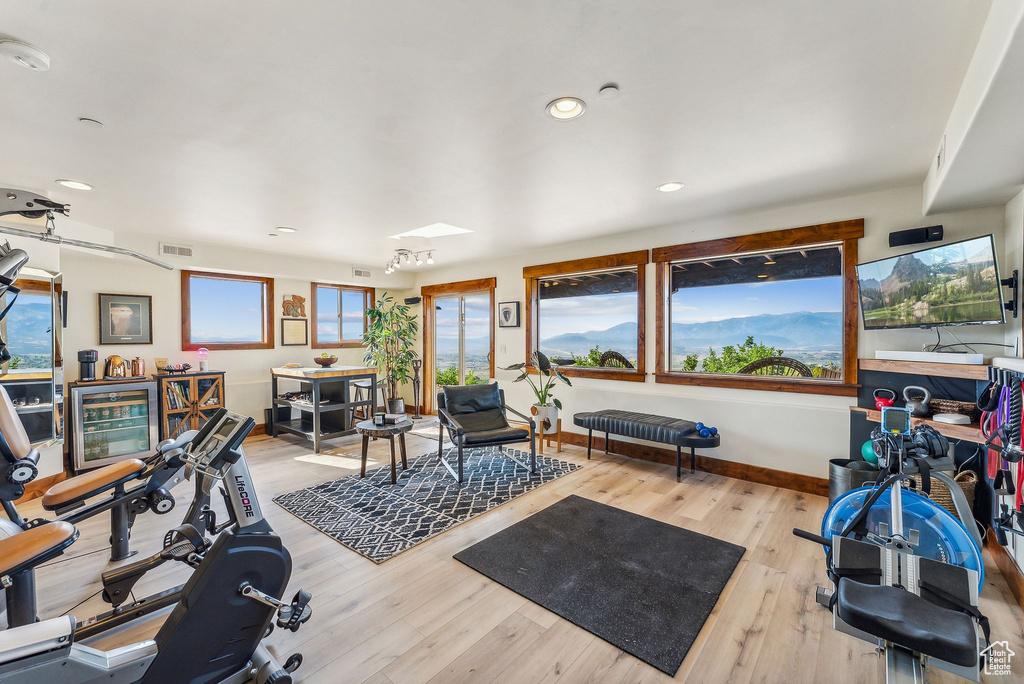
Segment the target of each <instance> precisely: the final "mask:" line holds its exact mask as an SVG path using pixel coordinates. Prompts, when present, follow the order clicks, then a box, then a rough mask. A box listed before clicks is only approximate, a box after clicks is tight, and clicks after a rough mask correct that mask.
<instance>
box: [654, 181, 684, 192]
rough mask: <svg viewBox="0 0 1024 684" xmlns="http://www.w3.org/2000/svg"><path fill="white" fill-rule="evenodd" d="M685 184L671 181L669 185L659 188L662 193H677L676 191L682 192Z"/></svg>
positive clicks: (665, 184)
mask: <svg viewBox="0 0 1024 684" xmlns="http://www.w3.org/2000/svg"><path fill="white" fill-rule="evenodd" d="M682 189H683V184H682V183H680V182H678V181H669V182H668V183H662V184H661V185H659V186H658V190H659V191H660V192H675V191H676V190H682Z"/></svg>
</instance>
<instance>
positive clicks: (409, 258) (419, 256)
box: [384, 249, 434, 275]
mask: <svg viewBox="0 0 1024 684" xmlns="http://www.w3.org/2000/svg"><path fill="white" fill-rule="evenodd" d="M424 255H426V259H425V261H426V262H427V263H428V264H433V263H434V250H432V249H431V250H421V251H419V252H413V251H412V250H409V249H396V250H395V256H393V257H391V259H390V260H389V261H388V262H387V264H385V265H384V273H385V274H387V275H390V274H392V273H394V272H395V269H396V268H402V260H403V259H404V260H405V263H406V264H408V265H412V263H413V261H414V260H415V262H416V265H417V266H422V265H423V262H424V258H423V257H424Z"/></svg>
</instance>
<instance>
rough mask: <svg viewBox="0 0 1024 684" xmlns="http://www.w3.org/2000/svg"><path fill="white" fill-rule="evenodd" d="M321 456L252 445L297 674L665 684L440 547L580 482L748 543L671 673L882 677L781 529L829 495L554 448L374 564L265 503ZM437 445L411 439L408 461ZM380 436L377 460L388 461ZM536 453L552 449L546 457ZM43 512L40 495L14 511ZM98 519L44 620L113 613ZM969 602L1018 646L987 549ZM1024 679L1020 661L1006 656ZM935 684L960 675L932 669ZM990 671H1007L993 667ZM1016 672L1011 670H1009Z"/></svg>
mask: <svg viewBox="0 0 1024 684" xmlns="http://www.w3.org/2000/svg"><path fill="white" fill-rule="evenodd" d="M331 445H332V447H333V448H331V449H330V453H324V454H320V455H315V454H313V453H311V451H310V450H309V449H308V448H307V447H305V446H304V445H302V444H300V443H299V442H298V441H296V440H292V439H290V438H279V439H270V438H266V437H259V438H254V439H251V440H249V441H248V442H246V456H247V459H248V461H249V464H250V468H251V470H252V474H253V478H254V480H255V482H256V486H257V491H258V493H259V496H260V500H261V503H262V505H263V509H264V513H265V515H266V516H267V518H268V519H269V520H270V522H271V524H272V525H273V526H274V529H275V530H276V531H277V532H278V534H280V535H281V537H282V538H283V540H284V543H285V545H286V546H287V548H288V550H289V551H290V552H291V555H292V559H293V565H294V567H293V573H292V578H291V584H290V586H289V590H288V596H287V597H288V598H289V599H290V598H291V596H292V594H293V593H294V592H295V591H296V590H297V589H298V588H305V589H307V590H309V591H310V592H312V594H313V602H312V603H313V617H312V619H311V620H310V621H309V622H308V623H307V624H306V625H304V626H303V627H302V628H301V629H300V630H299V632H298V633H294V634H293V633H290V632H289V633H283V632H282V631H281V630H276V631H275V633H274V634H273V635H272V636H271V638H270V639H269V642H270V645H271V648H272V650H273V651H274V652H275V653H276V654H278V656H279V657H281V660H282V661H283V660H284V657H285V656H287V655H288V654H290V653H292V652H295V651H300V652H301V653H302V654H303V656H304V663H303V665H302V667H301V668H300V669H299V671H298V673H297V679H298V680H299V681H303V682H310V683H314V682H367V683H371V684H412V683H420V682H431V683H445V684H448V683H452V682H531V683H532V682H558V683H559V684H569V683H572V682H659V681H669V680H670V679H671V678H669V677H667V676H665V675H664V674H662V673H661V672H659V671H658V670H655V669H654V668H652V667H650V666H649V665H647V664H645V663H643V662H641V661H639V660H637V659H636V658H634V657H632V656H630V655H628V654H626V653H624V652H622V651H620V650H619V649H617V648H615V647H614V646H611V645H610V644H608V643H607V642H605V641H602V640H601V639H599V638H597V637H595V636H594V635H592V634H590V633H589V632H586V631H584V630H582V629H580V628H578V627H576V626H574V625H573V624H571V623H569V622H568V621H566V620H564V619H562V618H560V617H558V616H556V615H554V614H553V613H550V612H548V611H547V610H545V609H544V608H541V607H540V606H538V605H536V604H534V603H531V602H530V601H528V600H526V599H524V598H522V597H521V596H519V595H518V594H515V593H514V592H512V591H510V590H508V589H506V588H505V587H502V586H501V585H499V584H497V583H495V582H493V581H491V580H489V579H487V578H486V577H484V576H482V575H480V574H478V573H476V572H475V571H473V570H470V569H469V568H467V567H466V566H464V565H462V564H461V563H459V562H458V561H456V560H454V559H453V558H452V554H454V553H456V552H457V551H459V550H460V549H463V548H465V547H467V546H469V545H471V544H473V543H475V542H477V541H480V540H481V539H484V538H486V537H488V536H489V535H491V534H493V533H494V532H497V531H498V530H500V529H503V528H505V527H507V526H509V525H511V524H513V523H515V522H517V521H519V520H522V519H524V518H526V517H527V516H529V515H531V514H533V513H535V512H537V511H539V510H541V509H543V508H545V507H547V506H549V505H551V504H552V503H554V502H556V501H558V500H559V499H561V498H563V497H565V496H567V495H569V494H577V495H580V496H584V497H587V498H590V499H594V500H596V501H601V502H603V503H606V504H610V505H613V506H617V507H619V508H622V509H625V510H628V511H632V512H634V513H639V514H642V515H646V516H649V517H652V518H655V519H657V520H661V521H664V522H667V523H671V524H673V525H679V526H681V527H686V528H689V529H692V530H694V531H697V532H701V533H703V534H708V535H711V536H714V537H717V538H719V539H725V540H727V541H730V542H734V543H736V544H742V545H743V546H745V547H746V548H747V552H746V554H745V555H744V557H743V560H742V561H741V562H740V564H739V566H738V567H737V568H736V572H735V573H734V575H733V577H732V579H731V581H730V582H729V585H728V586H727V587H726V589H725V591H724V592H723V594H722V597H721V600H720V601H719V602H718V605H717V606H716V607H715V610H714V612H713V613H712V615H711V617H710V618H709V619H708V621H707V623H706V624H705V625H704V629H703V630H702V631H701V633H700V636H699V637H698V639H697V641H696V642H695V643H694V645H693V648H692V649H691V650H690V652H689V654H688V655H687V657H686V659H685V660H684V661H683V664H682V667H681V668H680V669H679V672H678V673H677V674H676V676H675V678H674V679H675V680H678V681H689V682H726V681H729V682H786V683H787V684H799V683H801V682H825V681H828V682H836V683H843V682H880V681H883V678H882V674H881V670H880V667H879V661H878V658H877V657H876V655H875V654H874V652H873V650H872V649H871V648H870V647H869V646H868V645H867V644H866V643H863V642H861V641H858V640H856V639H853V638H851V637H847V636H844V635H842V634H839V633H837V632H835V631H834V630H833V629H832V628H831V622H830V621H831V617H830V615H829V614H828V612H827V611H825V610H824V609H822V608H820V607H818V606H817V605H816V604H815V602H814V588H815V587H816V586H817V585H818V584H825V583H826V578H825V574H824V571H823V566H824V558H823V554H822V552H821V549H820V548H819V547H817V546H815V545H813V544H811V543H809V542H803V541H800V540H797V539H796V538H794V537H793V536H792V534H791V533H790V531H791V530H792V528H793V527H802V528H804V529H809V530H815V529H817V528H818V526H819V524H820V520H821V517H822V514H823V513H824V511H825V508H826V504H827V501H826V499H824V498H822V497H817V496H810V495H804V494H799V493H796V492H792V491H789V490H785V489H776V488H774V487H769V486H766V485H760V484H753V483H748V482H743V481H739V480H731V479H728V478H725V477H720V476H717V475H711V474H709V473H701V472H698V473H697V474H695V475H690V474H688V473H684V476H683V481H682V482H681V483H676V481H675V476H674V475H675V473H674V468H671V467H669V466H664V465H657V464H652V463H647V462H643V461H636V460H631V459H627V458H622V457H615V456H604V455H603V454H602V455H596V454H595V458H594V460H592V461H587V460H586V451H585V450H583V449H579V448H575V447H571V446H569V447H566V448H565V451H564V452H563V453H562V454H559V455H558V457H559V458H564V459H569V460H573V461H576V462H579V463H581V464H583V465H584V467H583V468H581V469H579V470H578V471H576V472H574V473H571V474H570V475H567V476H565V477H563V478H561V479H559V480H557V481H555V482H553V483H551V484H548V485H546V486H544V487H541V488H540V489H537V490H535V491H533V492H531V493H529V494H526V495H525V496H522V497H520V498H518V499H516V500H514V501H512V502H511V503H509V504H506V505H504V506H501V507H499V508H497V509H495V510H493V511H491V512H489V513H486V514H485V515H482V516H480V517H478V518H475V519H473V520H471V521H469V522H467V523H465V524H463V525H461V526H459V527H456V528H454V529H452V530H450V531H448V532H447V533H445V534H442V535H440V536H438V537H436V538H434V539H432V540H430V541H428V542H426V543H424V544H421V545H419V546H417V547H414V548H413V549H411V550H409V551H407V552H405V553H403V554H400V555H398V556H396V557H395V558H393V559H391V560H389V561H387V562H385V563H383V564H381V565H376V564H374V563H373V562H371V561H369V560H367V559H365V558H363V557H362V556H360V555H358V554H356V553H355V552H353V551H350V550H348V549H347V548H345V547H343V546H341V545H340V544H338V543H337V542H335V541H334V540H333V539H330V538H329V537H327V536H325V535H323V534H321V533H319V532H318V531H317V530H315V529H314V528H312V527H310V526H308V525H306V524H305V523H303V522H302V521H300V520H299V519H297V518H295V517H294V516H292V515H291V514H289V513H287V512H286V511H284V510H283V509H281V508H279V507H278V506H277V505H276V504H274V503H273V502H272V501H271V499H272V497H273V496H275V495H277V494H279V493H282V492H287V491H291V490H294V489H299V488H302V487H305V486H309V485H313V484H318V483H320V482H324V481H327V480H331V479H335V478H338V477H343V476H345V475H349V474H352V473H354V472H358V468H359V461H358V458H359V441H358V439H357V438H347V439H342V440H335V441H333V442H332V443H331ZM431 449H436V442H435V441H432V440H430V439H426V438H424V437H420V436H416V435H415V434H411V435H409V450H410V456H412V455H418V454H422V453H427V452H429V451H430V450H431ZM386 452H387V444H386V442H374V443H372V447H371V458H373V459H375V460H376V461H377V464H378V465H384V464H385V463H386V461H385V457H386ZM548 455H552V454H551V453H550V451H549V453H548ZM175 494H176V496H177V500H178V506H176V507H175V509H174V511H172V512H171V513H170V514H168V515H165V516H156V515H153V514H146V515H144V516H140V518H139V519H138V521H137V523H136V526H135V528H134V531H133V535H132V545H133V548H134V549H137V550H138V551H139V553H140V557H141V556H142V555H148V554H151V553H154V552H156V551H157V550H158V549H159V546H160V542H161V539H162V537H163V534H164V532H165V531H166V529H168V528H169V527H170V526H172V525H176V524H177V523H178V522H179V521H180V516H181V514H182V513H183V511H184V510H185V506H186V503H187V501H188V499H189V498H190V496H191V492H190V485H189V484H184V485H181V486H179V487H178V489H177V490H176V491H175ZM22 509H23V510H22V513H23V514H25V515H33V516H35V515H41V514H42V511H41V509H40V508H39V506H38V502H37V501H36V502H30V503H29V504H26V505H25V506H23V507H22ZM108 524H109V523H108V521H107V518H106V517H105V516H99V517H97V518H93V519H91V520H89V521H86V522H84V523H82V524H80V525H79V528H80V530H81V533H82V535H81V538H80V539H79V540H78V541H77V542H76V543H75V544H74V545H73V546H72V547H71V549H70V551H69V553H68V554H67V555H66V556H64V557H62V558H60V559H58V560H57V561H55V562H51V563H50V564H48V565H47V566H46V567H44V568H41V569H40V570H39V572H38V580H37V581H38V595H39V602H40V613H41V617H44V618H45V617H54V616H56V615H60V614H62V613H64V612H66V611H68V610H69V609H71V607H72V606H75V605H76V604H79V603H80V602H83V603H81V605H79V606H77V607H75V608H74V609H73V610H72V613H73V614H74V615H76V616H77V617H78V618H79V619H82V618H84V617H87V616H90V615H93V614H96V613H99V612H102V611H105V610H107V608H108V606H107V604H105V603H103V602H102V600H101V599H100V598H99V597H98V596H97V595H96V594H97V592H98V589H99V582H98V576H99V573H100V572H101V571H102V570H103V569H105V568H106V567H109V566H110V564H109V563H108V561H107V554H106V549H107V536H108V534H109V528H108ZM986 562H987V564H986V580H985V588H984V592H983V594H982V601H981V609H982V611H983V612H984V613H985V614H987V615H988V616H989V617H990V619H991V621H992V637H993V639H994V640H995V639H1000V640H1002V639H1006V640H1008V641H1009V642H1010V643H1011V645H1012V646H1013V647H1018V648H1016V650H1017V652H1018V653H1021V652H1024V614H1022V612H1021V610H1020V609H1019V608H1018V607H1017V605H1016V603H1015V602H1014V600H1013V597H1012V596H1011V594H1010V591H1009V589H1008V587H1007V586H1006V584H1005V582H1004V581H1003V578H1002V576H1001V575H1000V574H999V572H998V570H996V568H995V567H994V566H993V565H992V563H991V559H988V558H987V557H986ZM188 573H189V568H187V567H185V566H180V565H176V564H166V565H164V566H163V567H161V568H159V569H158V570H155V571H153V572H152V573H150V574H149V575H148V576H147V577H146V578H145V579H144V581H143V582H141V583H140V584H139V586H138V587H137V590H136V595H137V596H142V595H147V594H150V593H153V592H155V591H158V590H161V589H164V588H167V587H170V586H173V585H175V584H178V583H181V582H183V581H184V580H185V578H187V576H188ZM161 619H162V618H161V617H159V616H158V617H154V618H151V619H149V620H146V621H143V622H142V623H141V624H134V625H130V626H127V627H124V628H122V629H121V630H119V631H117V632H113V633H109V634H105V635H101V636H99V637H96V638H94V639H92V640H91V641H90V642H89V643H90V644H91V645H94V646H97V647H99V648H110V647H113V646H117V645H121V644H124V643H129V642H131V641H135V640H138V639H140V638H144V637H148V636H151V635H152V634H153V633H155V631H156V629H157V628H158V626H159V624H160V621H161ZM1014 667H1015V668H1020V669H1019V671H1018V672H1019V673H1024V661H1022V662H1019V663H1014ZM930 681H934V682H945V681H960V680H956V679H955V678H953V677H951V676H949V675H946V674H945V673H941V672H937V673H934V674H933V675H932V678H931V680H930ZM992 681H1000V682H1005V681H1007V679H1006V678H992ZM1017 681H1021V680H1020V679H1018V680H1017Z"/></svg>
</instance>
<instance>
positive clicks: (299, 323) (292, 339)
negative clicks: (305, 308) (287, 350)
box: [281, 318, 309, 347]
mask: <svg viewBox="0 0 1024 684" xmlns="http://www.w3.org/2000/svg"><path fill="white" fill-rule="evenodd" d="M307 345H309V321H308V320H306V319H305V318H282V319H281V346H282V347H305V346H307Z"/></svg>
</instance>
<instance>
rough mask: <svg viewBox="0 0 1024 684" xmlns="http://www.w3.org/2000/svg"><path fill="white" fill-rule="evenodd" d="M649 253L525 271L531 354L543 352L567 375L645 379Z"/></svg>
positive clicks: (534, 267)
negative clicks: (646, 271)
mask: <svg viewBox="0 0 1024 684" xmlns="http://www.w3.org/2000/svg"><path fill="white" fill-rule="evenodd" d="M647 262H648V254H647V250H640V251H637V252H627V253H624V254H612V255H609V256H604V257H595V258H591V259H578V260H575V261H563V262H559V263H555V264H545V265H542V266H528V267H526V268H524V269H523V277H524V278H525V279H526V355H527V360H529V357H530V355H531V354H532V353H533V350H535V349H539V350H540V351H541V352H543V353H544V354H545V355H547V356H548V357H549V358H551V359H552V360H553V361H554V362H556V363H558V364H559V365H562V366H563V370H564V372H565V373H566V374H567V375H572V376H577V377H593V378H602V379H613V380H633V381H640V382H643V380H644V363H645V359H644V276H645V273H644V271H645V266H646V264H647Z"/></svg>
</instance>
